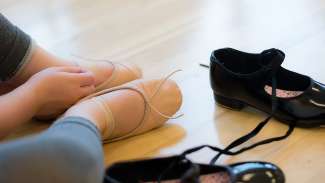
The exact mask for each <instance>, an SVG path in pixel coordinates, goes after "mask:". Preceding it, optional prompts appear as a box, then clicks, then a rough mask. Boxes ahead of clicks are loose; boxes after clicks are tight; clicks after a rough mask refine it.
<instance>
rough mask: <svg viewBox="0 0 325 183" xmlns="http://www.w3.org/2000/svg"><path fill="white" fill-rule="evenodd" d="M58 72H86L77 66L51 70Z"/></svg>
mask: <svg viewBox="0 0 325 183" xmlns="http://www.w3.org/2000/svg"><path fill="white" fill-rule="evenodd" d="M53 69H55V70H56V71H59V72H68V73H83V72H86V71H85V70H84V69H82V68H81V67H78V66H68V67H55V68H53Z"/></svg>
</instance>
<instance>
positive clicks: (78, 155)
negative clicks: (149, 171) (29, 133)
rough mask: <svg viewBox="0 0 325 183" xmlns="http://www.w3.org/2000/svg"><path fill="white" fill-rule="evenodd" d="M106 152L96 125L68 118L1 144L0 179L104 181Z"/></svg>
mask: <svg viewBox="0 0 325 183" xmlns="http://www.w3.org/2000/svg"><path fill="white" fill-rule="evenodd" d="M103 176H104V164H103V153H102V146H101V140H100V136H99V133H98V131H97V128H96V127H95V126H94V125H93V124H92V123H91V122H90V121H88V120H86V119H84V118H79V117H67V118H65V119H62V120H59V121H58V122H56V123H55V124H54V125H53V126H52V127H51V128H50V129H49V130H47V131H46V132H44V133H43V134H40V135H38V136H35V137H30V138H26V139H22V140H18V141H14V142H9V143H6V144H2V145H1V146H0V182H6V183H18V182H33V183H43V182H46V183H57V182H60V183H71V182H78V183H101V182H102V181H103Z"/></svg>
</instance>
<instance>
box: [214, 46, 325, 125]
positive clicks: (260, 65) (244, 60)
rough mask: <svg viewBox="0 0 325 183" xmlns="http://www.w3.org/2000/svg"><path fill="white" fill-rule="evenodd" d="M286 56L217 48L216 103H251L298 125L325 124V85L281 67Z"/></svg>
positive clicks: (234, 106)
mask: <svg viewBox="0 0 325 183" xmlns="http://www.w3.org/2000/svg"><path fill="white" fill-rule="evenodd" d="M284 58H285V55H284V53H283V52H282V51H280V50H277V49H269V50H265V51H263V52H262V53H260V54H251V53H244V52H241V51H238V50H235V49H231V48H225V49H220V50H216V51H214V52H213V53H212V55H211V62H210V80H211V86H212V89H213V92H214V96H215V100H216V102H217V103H219V104H221V105H223V106H225V107H228V108H231V109H237V110H240V109H242V108H244V107H245V106H251V107H254V108H256V109H259V110H261V111H264V112H266V113H268V114H272V116H273V117H275V118H276V119H278V120H279V121H281V122H284V123H288V124H291V123H295V124H296V125H297V126H299V127H319V126H321V125H325V85H324V84H321V83H319V82H317V81H314V80H313V79H311V78H310V77H308V76H305V75H302V74H298V73H295V72H292V71H289V70H287V69H285V68H283V67H281V64H282V62H283V60H284ZM272 85H274V86H272ZM275 88H276V90H275ZM272 90H273V92H274V95H275V96H274V98H275V99H273V100H276V103H277V104H276V106H273V108H274V107H276V109H274V111H272ZM275 92H276V94H275Z"/></svg>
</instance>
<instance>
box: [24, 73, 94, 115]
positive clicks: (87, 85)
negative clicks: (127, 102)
mask: <svg viewBox="0 0 325 183" xmlns="http://www.w3.org/2000/svg"><path fill="white" fill-rule="evenodd" d="M94 82H95V79H94V76H93V74H92V73H90V72H87V71H84V70H82V69H81V68H79V67H53V68H48V69H45V70H43V71H41V72H39V73H37V74H35V75H34V76H33V77H31V78H30V79H29V80H28V81H27V83H26V84H30V85H31V87H32V90H33V91H34V92H35V94H36V95H37V98H38V99H39V104H40V105H39V106H40V112H39V114H38V115H41V116H42V115H44V116H47V115H55V114H58V113H62V112H63V111H65V110H66V109H67V108H69V107H70V106H71V105H73V104H75V103H76V102H77V101H78V100H79V99H81V98H83V97H85V96H87V95H89V94H91V93H93V92H94V91H95V86H94Z"/></svg>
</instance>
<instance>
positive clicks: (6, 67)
mask: <svg viewBox="0 0 325 183" xmlns="http://www.w3.org/2000/svg"><path fill="white" fill-rule="evenodd" d="M31 43H32V41H31V38H30V36H28V35H27V34H26V33H24V32H23V31H22V30H20V29H19V28H18V27H16V26H15V25H13V24H12V23H11V22H10V21H9V20H8V19H6V17H4V16H3V15H2V14H1V13H0V81H6V80H8V79H10V78H11V77H13V76H14V75H15V73H16V72H17V71H18V70H19V68H20V67H21V66H22V65H23V64H24V62H25V61H26V60H27V57H29V56H30V54H31V50H32V44H31Z"/></svg>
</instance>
